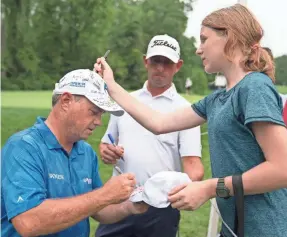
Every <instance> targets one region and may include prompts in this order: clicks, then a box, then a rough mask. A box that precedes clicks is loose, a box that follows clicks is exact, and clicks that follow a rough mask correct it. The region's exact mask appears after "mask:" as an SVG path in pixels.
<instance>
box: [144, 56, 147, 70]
mask: <svg viewBox="0 0 287 237" xmlns="http://www.w3.org/2000/svg"><path fill="white" fill-rule="evenodd" d="M143 63H144V66H145V68H147V59H146V56H145V55H143Z"/></svg>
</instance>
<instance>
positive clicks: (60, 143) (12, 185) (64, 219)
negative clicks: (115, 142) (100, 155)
mask: <svg viewBox="0 0 287 237" xmlns="http://www.w3.org/2000/svg"><path fill="white" fill-rule="evenodd" d="M52 105H53V108H52V110H51V112H50V114H49V116H48V118H47V119H44V118H40V117H39V118H37V120H36V123H35V124H34V126H32V127H30V128H28V129H26V130H23V131H21V132H19V133H16V134H14V135H13V136H11V137H10V138H9V139H8V141H7V142H6V144H5V145H4V147H3V149H2V152H1V153H2V154H1V156H2V166H1V184H2V190H1V223H2V226H1V234H2V236H9V237H16V236H45V235H48V236H57V237H64V236H74V237H88V236H89V233H90V229H89V217H93V218H94V219H95V220H97V221H100V222H104V223H113V222H117V221H119V220H121V219H122V218H125V217H127V216H128V215H131V214H139V213H143V212H145V211H146V210H147V206H146V205H145V204H133V203H131V202H130V201H126V200H127V199H128V197H129V196H130V194H131V192H132V191H133V189H134V185H135V183H136V182H135V177H134V175H133V174H129V173H126V174H123V175H119V176H116V177H113V178H111V179H110V180H109V181H108V182H107V183H106V184H105V185H104V186H103V187H102V182H101V179H100V177H99V173H98V163H97V156H96V153H95V151H94V150H93V149H92V147H91V146H90V145H89V144H88V143H86V142H85V141H83V140H85V139H87V138H88V137H89V136H90V135H91V134H92V132H93V130H94V129H95V128H96V127H97V126H99V125H100V124H101V116H102V114H103V112H104V111H108V112H110V113H112V114H114V115H116V116H120V115H122V114H123V110H122V109H121V108H120V107H119V106H118V105H117V104H116V103H115V102H113V101H112V100H111V98H110V97H109V95H108V93H107V91H106V87H105V83H104V81H103V80H102V78H101V77H100V76H99V75H98V74H97V73H95V72H93V71H90V70H88V69H79V70H75V71H72V72H70V73H68V74H66V75H65V76H64V77H63V78H62V79H61V80H60V82H59V83H57V84H56V87H55V90H54V92H53V98H52Z"/></svg>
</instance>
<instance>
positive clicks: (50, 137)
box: [34, 117, 84, 154]
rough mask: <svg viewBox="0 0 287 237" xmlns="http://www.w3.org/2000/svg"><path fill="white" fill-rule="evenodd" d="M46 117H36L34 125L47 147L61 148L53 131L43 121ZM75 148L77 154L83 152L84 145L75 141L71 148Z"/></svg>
mask: <svg viewBox="0 0 287 237" xmlns="http://www.w3.org/2000/svg"><path fill="white" fill-rule="evenodd" d="M45 120H46V118H43V117H37V120H36V122H35V124H34V127H35V128H36V129H38V131H39V133H40V134H41V136H42V137H43V140H44V142H45V144H46V146H47V147H48V149H50V150H52V149H63V147H62V145H61V144H60V143H59V142H58V140H57V138H56V136H55V135H54V133H53V132H52V131H51V130H50V128H48V126H47V125H46V123H45ZM74 149H75V150H76V152H77V153H78V154H84V147H83V143H82V142H81V141H78V142H75V143H74V145H73V149H72V150H74Z"/></svg>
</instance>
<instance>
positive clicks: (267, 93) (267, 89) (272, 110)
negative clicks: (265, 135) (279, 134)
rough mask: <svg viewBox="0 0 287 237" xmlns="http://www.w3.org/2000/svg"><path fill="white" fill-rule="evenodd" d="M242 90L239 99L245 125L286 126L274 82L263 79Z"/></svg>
mask: <svg viewBox="0 0 287 237" xmlns="http://www.w3.org/2000/svg"><path fill="white" fill-rule="evenodd" d="M260 80H261V79H259V80H257V81H256V83H250V84H249V85H248V87H245V88H241V89H242V90H241V91H240V93H239V95H238V97H239V102H240V103H239V105H240V107H241V108H240V111H241V113H242V114H243V118H244V124H245V125H248V124H250V123H252V122H259V121H261V122H272V123H276V124H280V125H283V126H284V122H283V117H282V101H281V99H280V96H279V94H278V92H277V91H276V89H275V87H274V85H273V84H272V82H269V81H266V80H264V79H262V81H260Z"/></svg>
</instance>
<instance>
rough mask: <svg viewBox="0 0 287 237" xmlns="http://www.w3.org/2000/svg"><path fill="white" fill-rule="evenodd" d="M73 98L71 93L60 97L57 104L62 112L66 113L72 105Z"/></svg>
mask: <svg viewBox="0 0 287 237" xmlns="http://www.w3.org/2000/svg"><path fill="white" fill-rule="evenodd" d="M73 100H74V96H73V95H72V94H71V93H68V92H65V93H63V94H62V95H61V97H60V99H59V102H60V104H61V108H62V109H63V110H64V111H67V110H68V109H69V107H70V106H71V104H72V103H73Z"/></svg>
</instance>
